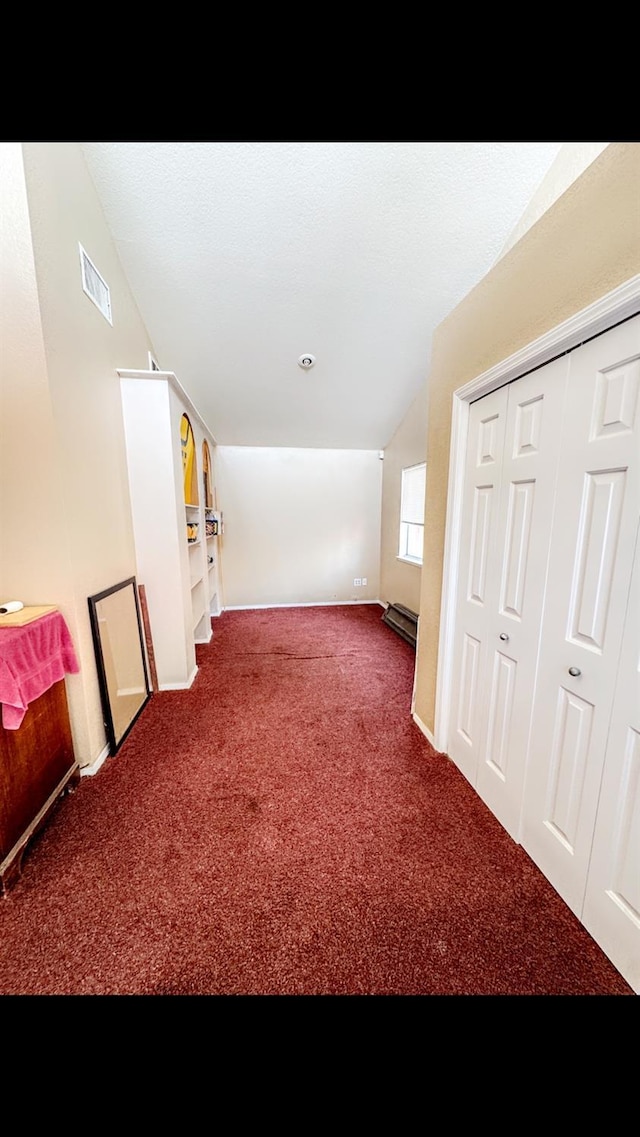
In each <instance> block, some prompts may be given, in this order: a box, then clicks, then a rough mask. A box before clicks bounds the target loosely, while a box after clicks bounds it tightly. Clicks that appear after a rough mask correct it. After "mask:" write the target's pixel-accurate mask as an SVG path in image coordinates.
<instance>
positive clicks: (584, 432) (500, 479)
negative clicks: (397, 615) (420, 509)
mask: <svg viewBox="0 0 640 1137" xmlns="http://www.w3.org/2000/svg"><path fill="white" fill-rule="evenodd" d="M639 423H640V316H634V317H633V318H632V319H630V320H627V321H625V322H624V323H622V324H620V325H619V326H617V327H615V328H612V329H610V330H609V331H607V332H604V333H602V334H601V335H599V336H596V337H594V338H593V339H592V340H590V341H588V342H587V343H584V344H582V345H581V346H579V347H577V348H575V349H574V350H572V351H570V352H568V353H567V354H566V355H564V356H563V357H561V358H559V359H557V360H554V361H553V362H551V363H549V364H546V365H545V366H543V367H541V368H540V369H538V370H537V371H535V372H532V373H531V374H530V375H527V376H524V377H523V378H521V379H518V380H515V381H514V382H512V383H511V384H509V385H508V386H506V387H504V388H502V389H500V390H498V391H494V392H493V393H492V394H490V395H488V396H486V397H485V398H482V399H480V400H478V402H477V403H475V404H473V405H472V406H471V408H470V421H469V434H468V442H467V450H466V464H465V486H464V493H463V504H462V517H461V542H460V557H459V574H458V585H457V595H456V620H455V631H454V638H453V667H452V676H453V683H452V703H451V711H450V728H449V740H448V747H447V749H448V753H449V755H450V757H451V758H452V759H453V761H454V762H455V763H456V765H457V766H458V767H459V769H460V770H461V771H462V773H463V774H464V775H465V777H467V779H468V780H469V781H470V782H471V784H472V785H473V786H474V787H475V789H476V790H477V792H478V793H479V794H480V796H481V797H482V799H483V800H484V801H485V802H486V804H487V805H488V806H489V807H490V809H491V810H492V812H493V813H494V814H495V815H496V817H497V818H498V820H499V821H501V823H502V824H503V825H504V827H505V828H506V829H507V831H508V832H509V833H510V834H511V836H512V837H513V838H514V839H515V840H516V841H519V842H521V843H522V845H523V846H524V847H525V849H526V850H527V852H528V853H529V855H530V856H531V858H532V859H533V861H534V862H535V863H536V864H537V865H538V867H539V868H540V869H541V871H542V872H543V873H544V874H545V876H547V877H548V879H549V880H550V882H551V883H552V884H553V886H554V887H555V889H556V890H557V891H558V892H559V893H560V895H561V896H562V897H563V899H564V900H565V901H566V903H567V904H568V905H569V907H570V908H571V909H572V911H573V912H574V913H575V914H576V915H577V916H578V918H579V919H581V920H582V921H583V922H584V923H585V926H586V927H588V928H589V930H590V931H591V932H592V934H593V936H594V938H595V939H596V940H597V941H598V942H599V943H600V944H601V946H602V947H603V950H605V951H606V952H607V954H608V955H609V957H610V958H611V959H612V961H613V962H614V964H616V966H618V967H619V969H620V970H621V972H622V974H623V975H625V977H626V978H627V979H628V981H629V982H630V983H631V984H632V985H633V986H634V989H635V990H637V991H638V992H639V993H640V720H639V715H640V599H639V596H638V593H639V592H640V568H639V567H638V559H639V557H640V554H637V553H635V547H636V541H637V540H638V526H639V518H640V425H639ZM634 556H635V562H634ZM634 563H635V568H634ZM632 574H634V575H633V579H632Z"/></svg>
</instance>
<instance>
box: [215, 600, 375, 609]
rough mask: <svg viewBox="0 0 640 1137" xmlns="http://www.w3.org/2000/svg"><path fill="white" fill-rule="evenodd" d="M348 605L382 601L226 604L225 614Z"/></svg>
mask: <svg viewBox="0 0 640 1137" xmlns="http://www.w3.org/2000/svg"><path fill="white" fill-rule="evenodd" d="M347 604H350V605H352V604H379V605H380V607H381V608H386V604H383V602H382V600H300V601H299V602H298V603H297V604H225V606H224V611H225V612H253V611H258V609H262V608H338V607H343V606H344V605H347Z"/></svg>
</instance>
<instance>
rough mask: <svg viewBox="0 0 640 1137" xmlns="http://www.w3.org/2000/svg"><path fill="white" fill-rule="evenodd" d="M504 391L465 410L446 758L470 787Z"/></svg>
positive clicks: (482, 709)
mask: <svg viewBox="0 0 640 1137" xmlns="http://www.w3.org/2000/svg"><path fill="white" fill-rule="evenodd" d="M506 415H507V388H503V389H501V390H499V391H494V392H493V394H491V395H487V396H486V397H485V398H484V399H480V400H478V402H477V403H473V404H472V406H471V407H470V410H469V431H468V438H467V450H466V464H465V485H464V494H463V505H462V532H461V545H460V562H459V567H458V591H457V601H456V630H455V644H454V658H453V676H454V679H453V687H452V698H453V703H452V713H451V729H450V738H449V756H450V757H451V758H452V759H453V761H454V762H455V763H456V765H457V766H458V768H459V769H460V770H461V771H462V773H463V774H464V775H465V777H466V778H467V779H468V780H469V781H470V782H471V784H472V785H473V786H475V783H476V776H477V769H478V759H479V755H480V753H481V752H482V751H483V749H484V737H485V732H486V702H487V699H486V688H487V674H488V672H487V653H488V644H487V637H488V634H489V629H490V627H491V622H492V619H493V614H494V612H495V609H496V605H497V600H498V582H499V572H498V568H499V565H498V561H497V553H496V550H497V547H498V544H499V541H498V531H497V526H498V519H499V508H500V487H501V467H502V455H503V449H504V435H505V424H506Z"/></svg>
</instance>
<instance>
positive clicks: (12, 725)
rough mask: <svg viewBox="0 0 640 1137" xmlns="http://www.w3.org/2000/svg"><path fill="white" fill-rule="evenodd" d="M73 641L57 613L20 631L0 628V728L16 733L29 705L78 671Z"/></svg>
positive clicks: (50, 614)
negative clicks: (70, 674) (0, 718)
mask: <svg viewBox="0 0 640 1137" xmlns="http://www.w3.org/2000/svg"><path fill="white" fill-rule="evenodd" d="M79 670H80V667H79V666H78V661H77V659H76V653H75V651H74V647H73V641H72V639H71V635H70V633H69V629H68V627H67V625H66V623H65V621H64V618H63V616H62V615H61V614H60V612H47V614H46V615H45V616H40V617H39V618H38V619H37V620H32V622H31V623H30V624H24V625H23V627H21V628H0V703H2V725H3V726H4V728H5V729H6V730H17V729H18V727H19V726H20V724H21V722H22V720H23V718H24V716H25V715H26V713H27V709H28V706H29V703H33V701H34V700H35V699H39V698H40V695H43V694H44V692H45V691H48V690H49V688H50V687H53V684H54V683H57V682H58V681H59V680H60V679H64V676H65V673H66V672H73V673H75V672H78V671H79Z"/></svg>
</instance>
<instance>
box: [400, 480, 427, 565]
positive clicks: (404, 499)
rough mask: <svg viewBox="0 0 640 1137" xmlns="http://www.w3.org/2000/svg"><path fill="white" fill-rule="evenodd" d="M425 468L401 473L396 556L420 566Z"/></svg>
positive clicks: (422, 539)
mask: <svg viewBox="0 0 640 1137" xmlns="http://www.w3.org/2000/svg"><path fill="white" fill-rule="evenodd" d="M426 476H427V466H426V463H425V462H421V463H420V465H419V466H407V467H406V468H405V469H404V470H403V471H402V495H401V499H400V546H399V549H398V556H399V557H400V558H401V560H403V561H410V562H411V564H413V565H421V564H422V546H423V541H424V491H425V484H426Z"/></svg>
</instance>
